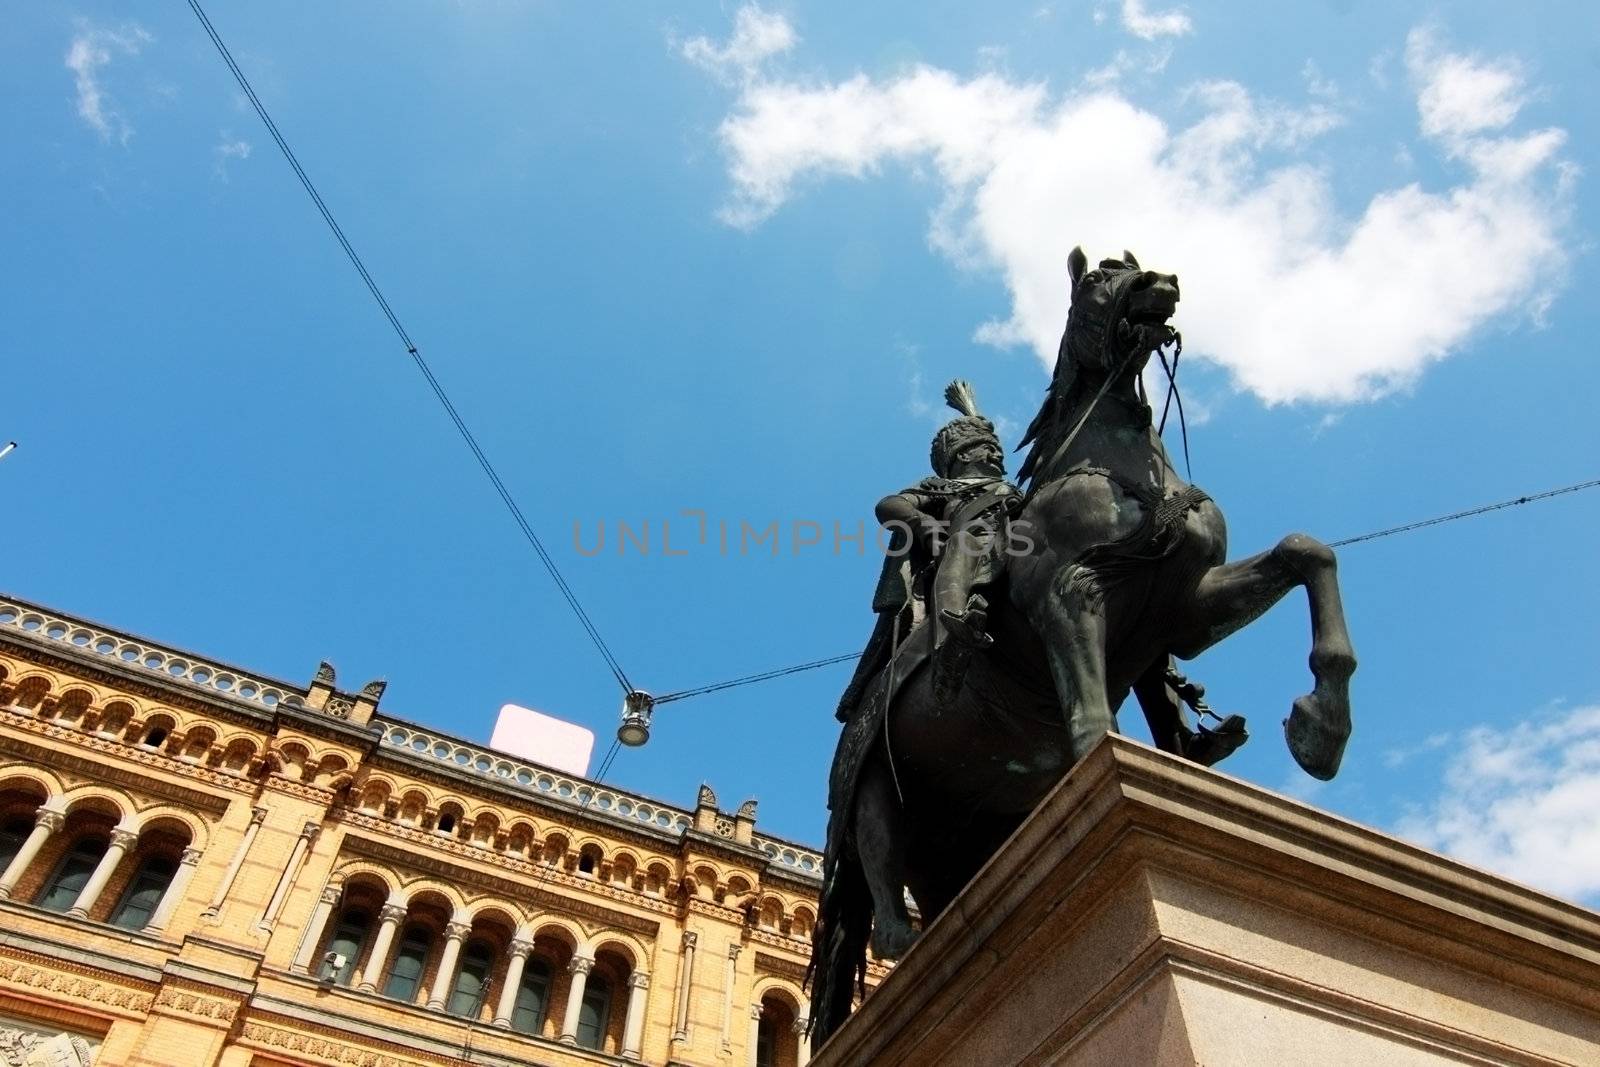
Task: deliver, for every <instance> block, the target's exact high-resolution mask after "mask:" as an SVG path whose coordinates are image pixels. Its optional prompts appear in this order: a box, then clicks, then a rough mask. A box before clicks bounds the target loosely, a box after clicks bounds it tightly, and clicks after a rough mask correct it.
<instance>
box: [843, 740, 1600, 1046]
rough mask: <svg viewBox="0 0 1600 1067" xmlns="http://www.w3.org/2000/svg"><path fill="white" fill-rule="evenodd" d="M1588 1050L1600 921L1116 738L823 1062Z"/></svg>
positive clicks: (1592, 1041) (1598, 980) (1025, 830)
mask: <svg viewBox="0 0 1600 1067" xmlns="http://www.w3.org/2000/svg"><path fill="white" fill-rule="evenodd" d="M1024 1063H1026V1064H1047V1063H1048V1064H1071V1065H1074V1067H1078V1065H1084V1067H1087V1065H1095V1067H1100V1065H1104V1067H1144V1065H1160V1067H1168V1065H1172V1067H1176V1065H1185V1067H1187V1065H1191V1064H1204V1065H1205V1067H1266V1065H1280V1064H1282V1065H1288V1064H1293V1065H1296V1067H1318V1065H1328V1067H1334V1065H1337V1067H1350V1065H1357V1067H1379V1065H1383V1067H1390V1065H1420V1064H1558V1063H1559V1064H1574V1065H1578V1064H1582V1065H1593V1064H1600V915H1597V914H1595V913H1594V912H1591V911H1588V910H1586V909H1584V908H1580V907H1578V906H1576V905H1573V904H1569V903H1566V902H1564V901H1561V900H1557V899H1554V898H1552V897H1549V896H1546V895H1544V894H1542V893H1538V892H1535V891H1534V890H1531V889H1526V888H1523V887H1522V886H1519V885H1516V884H1514V883H1511V882H1508V881H1506V880H1504V879H1501V878H1497V877H1494V876H1493V875H1489V874H1485V873H1483V872H1481V871H1477V870H1474V869H1472V868H1470V867H1466V866H1464V865H1462V864H1459V863H1456V862H1454V861H1452V860H1448V859H1444V858H1443V857H1440V856H1438V855H1435V854H1433V853H1430V852H1427V851H1425V850H1423V849H1420V848H1416V847H1414V846H1412V845H1408V844H1406V843H1404V842H1402V841H1398V840H1395V839H1394V838H1391V837H1388V836H1386V835H1384V834H1381V833H1379V832H1377V831H1375V830H1370V829H1368V828H1366V827H1363V826H1358V825H1356V824H1354V823H1350V822H1346V821H1344V820H1342V819H1339V818H1336V817H1335V816H1332V815H1329V814H1327V813H1325V812H1321V811H1318V810H1316V809H1314V808H1310V807H1307V806H1305V805H1303V804H1299V803H1296V802H1295V801H1292V800H1289V799H1287V798H1285V797H1282V796H1278V795H1276V794H1274V793H1270V792H1267V791H1265V790H1262V789H1258V788H1256V787H1254V786H1251V785H1248V784H1246V783H1243V782H1240V781H1237V780H1235V779H1232V778H1229V777H1227V776H1225V775H1222V774H1218V773H1216V772H1214V771H1209V770H1205V769H1203V768H1199V767H1195V766H1192V765H1190V764H1187V763H1184V762H1182V761H1180V760H1176V759H1173V758H1172V757H1169V756H1167V755H1165V754H1163V753H1160V752H1156V751H1154V750H1152V749H1149V748H1146V747H1144V746H1142V745H1138V744H1135V743H1133V742H1131V741H1128V740H1126V739H1124V738H1121V737H1109V738H1107V739H1106V741H1105V742H1104V743H1103V744H1101V745H1100V746H1099V747H1098V748H1097V749H1096V750H1095V751H1094V752H1093V753H1091V754H1090V756H1089V758H1088V759H1086V760H1085V761H1084V762H1083V763H1082V764H1081V765H1080V766H1079V767H1077V768H1076V769H1074V770H1073V772H1072V773H1071V774H1070V775H1068V776H1067V778H1066V780H1064V781H1063V782H1062V783H1061V785H1060V786H1059V787H1058V788H1057V789H1056V790H1055V791H1054V792H1053V793H1052V794H1051V795H1050V796H1049V797H1048V798H1047V799H1046V800H1045V801H1044V802H1043V803H1042V804H1041V805H1040V806H1039V809H1038V810H1037V811H1036V812H1035V813H1034V814H1033V816H1032V817H1031V818H1030V819H1029V821H1028V822H1027V823H1026V824H1025V825H1024V826H1023V827H1022V829H1021V830H1019V831H1018V832H1017V834H1016V836H1015V837H1013V838H1012V840H1011V841H1010V842H1009V843H1008V844H1007V845H1006V847H1005V848H1004V849H1003V850H1002V851H1001V852H1000V853H999V854H998V855H997V856H996V857H995V858H994V859H993V860H992V861H990V863H989V865H988V866H987V867H985V868H984V869H983V871H981V872H980V873H979V875H978V877H977V878H975V879H974V880H973V882H972V884H971V885H969V886H968V887H967V889H966V890H965V891H964V892H963V893H962V895H961V896H960V897H959V898H958V899H957V900H956V902H955V904H954V905H953V906H952V908H951V910H950V912H949V913H947V914H946V915H944V916H943V917H942V918H941V919H940V920H939V921H938V922H937V923H935V924H934V925H933V926H932V928H931V929H929V930H928V931H927V933H926V934H925V935H924V936H923V937H922V939H921V940H920V941H918V943H917V945H916V946H915V947H914V948H913V949H912V951H911V952H910V953H909V954H908V955H907V956H906V958H905V959H904V960H903V961H901V963H900V965H899V966H898V967H896V968H895V970H894V972H893V973H892V974H891V975H890V976H889V977H888V979H887V980H885V981H884V982H883V984H882V985H881V986H879V987H878V988H877V989H876V990H875V991H874V992H873V993H872V994H871V996H869V997H868V998H867V1000H866V1002H865V1004H863V1005H862V1007H861V1009H860V1010H859V1011H858V1012H857V1013H856V1015H855V1016H854V1017H853V1018H851V1020H850V1021H849V1023H848V1024H846V1025H845V1026H844V1027H843V1028H842V1029H841V1030H840V1031H839V1032H838V1033H836V1034H835V1035H834V1037H833V1039H832V1040H831V1041H829V1043H828V1044H827V1046H826V1047H825V1048H824V1049H823V1050H822V1052H821V1054H820V1055H819V1056H817V1057H816V1058H815V1059H813V1060H812V1064H813V1067H847V1065H848V1067H858V1065H863V1064H872V1065H874V1067H892V1065H897V1064H905V1065H913V1067H931V1065H934V1064H948V1065H952V1067H954V1065H962V1067H966V1065H972V1064H982V1065H984V1067H993V1065H1001V1064H1024Z"/></svg>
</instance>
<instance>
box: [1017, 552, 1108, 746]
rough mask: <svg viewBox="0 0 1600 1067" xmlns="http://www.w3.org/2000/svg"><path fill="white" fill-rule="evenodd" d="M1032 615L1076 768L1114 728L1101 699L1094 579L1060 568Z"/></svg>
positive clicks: (1101, 637)
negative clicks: (1040, 638)
mask: <svg viewBox="0 0 1600 1067" xmlns="http://www.w3.org/2000/svg"><path fill="white" fill-rule="evenodd" d="M1032 615H1033V622H1034V626H1035V628H1036V629H1037V630H1038V632H1039V634H1040V636H1041V637H1043V638H1044V648H1045V658H1046V659H1048V660H1049V662H1050V676H1051V678H1052V680H1053V681H1054V682H1055V686H1056V696H1057V698H1058V699H1059V700H1060V701H1061V712H1062V715H1063V716H1064V717H1065V719H1066V725H1067V734H1068V737H1069V740H1070V746H1071V757H1072V762H1073V763H1077V762H1078V761H1079V760H1081V759H1083V757H1085V756H1087V755H1088V754H1089V750H1090V749H1092V748H1094V746H1095V745H1096V744H1098V743H1099V741H1100V738H1102V737H1104V736H1105V735H1106V734H1108V733H1111V732H1112V731H1114V730H1115V729H1116V728H1117V720H1116V716H1114V715H1113V714H1112V712H1111V703H1110V700H1109V699H1108V697H1107V695H1106V620H1105V604H1104V596H1103V594H1102V593H1101V591H1100V589H1099V586H1098V582H1097V578H1096V575H1095V574H1094V572H1093V571H1092V570H1090V569H1089V568H1087V567H1084V566H1081V565H1079V564H1076V563H1073V564H1068V565H1067V566H1065V567H1062V568H1061V569H1060V570H1059V571H1058V572H1056V574H1055V577H1054V578H1053V579H1052V580H1051V582H1050V591H1049V595H1048V596H1047V597H1046V598H1045V603H1044V605H1043V606H1042V607H1040V608H1037V609H1036V610H1035V611H1034V612H1032Z"/></svg>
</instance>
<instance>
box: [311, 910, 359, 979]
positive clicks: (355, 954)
mask: <svg viewBox="0 0 1600 1067" xmlns="http://www.w3.org/2000/svg"><path fill="white" fill-rule="evenodd" d="M371 929H372V915H371V913H370V912H367V911H363V910H361V909H359V908H346V909H345V911H344V914H342V915H340V916H339V925H338V926H336V927H334V929H333V936H332V937H330V938H329V939H328V947H327V949H326V950H325V951H324V952H323V953H322V965H321V968H320V969H319V971H318V977H319V978H321V979H322V980H323V981H328V982H337V983H338V984H339V985H349V984H350V979H352V978H354V977H355V973H356V961H357V960H359V959H360V958H361V950H362V949H363V948H365V947H366V944H367V932H368V931H370V930H371Z"/></svg>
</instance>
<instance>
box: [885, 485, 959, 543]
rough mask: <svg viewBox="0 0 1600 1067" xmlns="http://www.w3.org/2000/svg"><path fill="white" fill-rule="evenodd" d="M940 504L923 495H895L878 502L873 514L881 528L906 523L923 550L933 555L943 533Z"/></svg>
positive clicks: (934, 498)
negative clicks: (893, 523) (940, 520)
mask: <svg viewBox="0 0 1600 1067" xmlns="http://www.w3.org/2000/svg"><path fill="white" fill-rule="evenodd" d="M940 503H941V502H940V501H939V499H938V498H937V497H932V496H925V495H924V494H922V493H911V492H906V493H894V494H892V495H890V496H886V497H884V498H883V499H882V500H880V501H878V506H877V507H876V508H874V509H873V512H874V514H876V515H877V517H878V523H879V525H881V526H888V525H889V524H890V523H891V522H898V523H904V524H905V526H906V528H907V529H909V530H910V531H911V533H912V535H913V536H915V537H916V539H917V542H918V543H919V544H920V545H921V546H922V548H923V549H924V550H925V551H927V552H928V553H929V554H933V551H934V546H935V544H936V542H937V540H938V537H939V535H940V534H941V533H942V531H943V525H942V524H941V523H940V522H939V514H938V513H939V511H940V510H942V508H941V507H940Z"/></svg>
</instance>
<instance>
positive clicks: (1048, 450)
mask: <svg viewBox="0 0 1600 1067" xmlns="http://www.w3.org/2000/svg"><path fill="white" fill-rule="evenodd" d="M1067 273H1068V274H1069V275H1070V276H1071V278H1072V307H1071V309H1070V310H1069V311H1068V312H1067V328H1066V331H1065V332H1064V333H1063V334H1062V335H1061V351H1060V353H1059V355H1058V356H1057V357H1056V372H1055V376H1054V377H1053V378H1052V379H1051V382H1050V392H1049V394H1048V395H1047V396H1046V397H1045V401H1044V404H1043V405H1042V406H1041V407H1040V408H1039V414H1038V415H1036V416H1035V417H1034V420H1033V424H1032V425H1030V426H1029V427H1028V432H1027V433H1026V434H1024V435H1023V437H1022V444H1021V445H1019V446H1018V447H1019V448H1022V447H1026V446H1027V445H1028V444H1030V443H1031V444H1033V446H1034V447H1033V450H1032V451H1031V452H1029V453H1028V458H1027V460H1026V461H1024V462H1023V464H1022V469H1021V470H1019V471H1018V472H1017V477H1018V480H1019V482H1024V483H1028V484H1034V479H1036V478H1040V477H1043V478H1046V479H1048V478H1050V477H1053V476H1054V475H1055V474H1056V473H1057V468H1058V466H1059V463H1060V462H1061V461H1062V460H1063V459H1064V458H1065V457H1063V456H1062V455H1060V453H1061V452H1062V451H1063V449H1064V448H1065V445H1064V444H1063V442H1065V441H1070V440H1071V438H1072V434H1073V433H1075V432H1076V431H1075V429H1074V427H1078V426H1081V424H1082V422H1083V420H1084V419H1086V418H1087V417H1088V411H1089V410H1090V409H1092V408H1093V407H1094V404H1095V400H1096V399H1097V398H1098V397H1100V396H1102V395H1104V394H1105V393H1106V392H1107V390H1108V389H1110V388H1111V387H1112V386H1113V385H1119V386H1120V387H1121V388H1124V389H1131V388H1132V387H1131V386H1130V385H1129V383H1130V382H1132V381H1134V379H1136V378H1137V377H1138V375H1139V372H1140V371H1142V370H1144V365H1145V364H1146V363H1148V362H1149V361H1150V354H1151V353H1152V352H1154V351H1155V350H1156V349H1158V348H1160V347H1161V346H1162V345H1165V344H1167V343H1168V342H1170V341H1172V340H1174V339H1176V338H1177V336H1178V335H1177V331H1175V330H1174V329H1173V328H1172V327H1171V326H1170V325H1168V322H1167V320H1168V319H1170V318H1172V313H1173V312H1174V311H1176V310H1177V308H1178V276H1177V275H1175V274H1157V273H1156V272H1155V271H1149V270H1145V269H1143V268H1142V267H1140V266H1139V261H1138V260H1136V259H1134V258H1133V253H1132V252H1123V253H1122V258H1121V259H1103V260H1101V261H1100V265H1099V266H1098V267H1096V268H1095V269H1094V270H1090V269H1089V257H1087V256H1085V255H1084V254H1083V249H1082V248H1074V249H1073V250H1072V254H1071V255H1070V256H1068V257H1067ZM1112 376H1114V380H1113V377H1112ZM1085 387H1087V388H1085ZM1132 395H1133V394H1132V393H1131V392H1130V393H1129V397H1130V398H1131V397H1132ZM1146 417H1147V418H1148V415H1147V416H1146Z"/></svg>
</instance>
